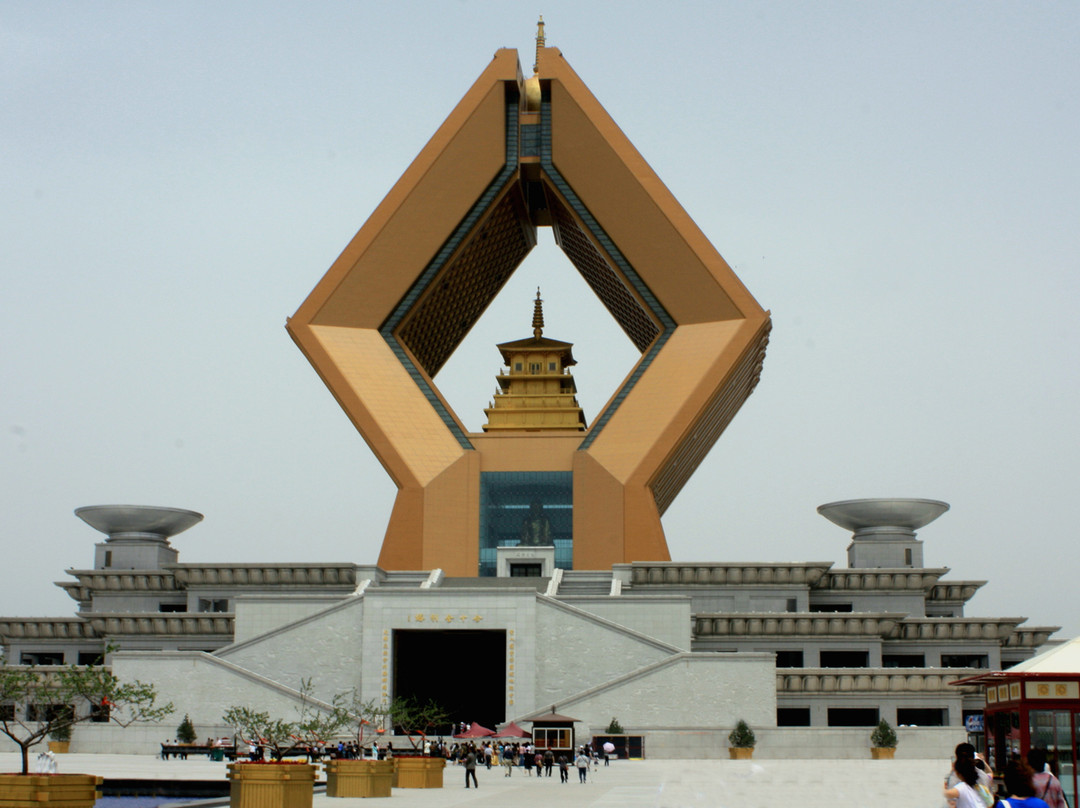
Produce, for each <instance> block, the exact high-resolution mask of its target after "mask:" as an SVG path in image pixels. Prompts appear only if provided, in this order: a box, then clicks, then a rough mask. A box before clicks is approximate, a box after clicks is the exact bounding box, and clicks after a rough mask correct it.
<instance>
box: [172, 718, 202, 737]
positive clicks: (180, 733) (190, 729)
mask: <svg viewBox="0 0 1080 808" xmlns="http://www.w3.org/2000/svg"><path fill="white" fill-rule="evenodd" d="M198 737H199V736H197V735H196V734H195V726H194V725H193V724H192V723H191V716H189V715H188V714H187V713H184V720H183V721H181V722H180V726H178V727H177V728H176V740H178V741H179V742H180V743H195V740H196V739H197V738H198Z"/></svg>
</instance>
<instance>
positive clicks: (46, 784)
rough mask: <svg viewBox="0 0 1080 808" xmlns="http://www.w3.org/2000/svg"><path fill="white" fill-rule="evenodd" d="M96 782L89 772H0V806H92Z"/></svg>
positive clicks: (99, 782)
mask: <svg viewBox="0 0 1080 808" xmlns="http://www.w3.org/2000/svg"><path fill="white" fill-rule="evenodd" d="M100 785H101V778H100V777H97V776H96V775H93V774H0V808H42V806H49V808H94V803H95V802H97V800H98V797H100V796H101V792H100V791H98V786H100Z"/></svg>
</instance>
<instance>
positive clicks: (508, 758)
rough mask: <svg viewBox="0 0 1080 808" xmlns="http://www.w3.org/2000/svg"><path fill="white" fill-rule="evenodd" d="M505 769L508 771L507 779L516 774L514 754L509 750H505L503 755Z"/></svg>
mask: <svg viewBox="0 0 1080 808" xmlns="http://www.w3.org/2000/svg"><path fill="white" fill-rule="evenodd" d="M502 764H503V768H504V769H506V775H505V776H506V777H509V776H510V775H512V774H513V773H514V752H513V750H511V749H509V748H507V749H504V750H503V754H502Z"/></svg>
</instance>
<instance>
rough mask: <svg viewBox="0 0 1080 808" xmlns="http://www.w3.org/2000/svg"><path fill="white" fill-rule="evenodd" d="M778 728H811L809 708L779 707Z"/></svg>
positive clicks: (777, 715) (777, 710) (777, 714)
mask: <svg viewBox="0 0 1080 808" xmlns="http://www.w3.org/2000/svg"><path fill="white" fill-rule="evenodd" d="M776 726H778V727H808V726H810V708H809V707H777V708H776Z"/></svg>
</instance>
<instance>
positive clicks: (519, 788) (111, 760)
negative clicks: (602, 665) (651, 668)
mask: <svg viewBox="0 0 1080 808" xmlns="http://www.w3.org/2000/svg"><path fill="white" fill-rule="evenodd" d="M58 760H59V763H60V766H59V770H60V771H61V772H69V773H70V772H84V773H89V774H98V775H101V776H102V777H105V778H120V777H131V778H138V779H148V780H149V779H160V780H171V779H177V780H179V779H190V780H215V779H218V778H221V779H224V778H225V763H220V762H219V763H214V762H211V761H208V760H204V759H202V758H198V759H196V758H192V759H189V760H170V761H163V760H159V759H157V758H155V757H151V756H139V755H86V754H69V755H61V756H58ZM33 762H34V758H33V756H31V769H32V768H33ZM948 768H949V763H948V761H944V760H906V759H900V760H892V761H873V760H753V761H733V760H643V761H613V762H612V764H611V765H610V766H608V767H605V766H603V765H601V766H600V767H599V768H597V769H594V770H593V771H591V772H589V777H588V783H586V784H585V785H581V784H579V783H578V777H577V771H576V770H573V769H571V772H570V782H569V783H568V784H566V785H562V784H561V783H560V782H559V772H558V769H556V770H555V771H554V772H553V776H552V777H551V778H547V777H543V778H540V779H539V780H538V779H537V778H536V777H535V776H532V777H529V776H527V775H525V773H524V771H522V770H521V769H516V770H515V771H514V774H513V776H512V777H510V778H507V777H505V776H504V773H503V770H501V769H498V768H495V767H492V769H491V770H490V771H488V770H487V769H485V768H483V767H481V768H480V769H478V770H477V779H478V780H479V788H476V789H465V787H464V783H465V770H464V769H463V768H461V767H458V766H447V768H446V772H445V777H444V785H443V788H442V789H394V793H393V796H392V797H390V798H389V799H390V800H391V801H392V802H390V803H387V808H456V807H457V806H470V807H471V808H507V807H508V806H512V808H551V806H558V808H699V806H700V807H701V808H776V806H789V808H881V806H883V805H905V806H906V805H910V806H920V808H939V807H940V806H941V805H942V804H943V800H942V795H941V782H942V779H943V778H944V775H945V773H946V772H947V771H948ZM18 769H19V757H18V755H17V754H11V753H3V754H0V771H18ZM382 802H383V800H378V799H359V798H344V799H340V798H332V797H327V796H326V795H325V794H324V793H321V789H320V790H318V791H316V793H315V800H314V808H360V806H363V807H364V808H373V806H377V805H379V804H380V803H382ZM177 804H179V803H177ZM189 804H198V805H202V806H209V805H214V804H216V805H221V804H222V803H221V801H217V802H213V801H204V802H201V803H189ZM225 804H227V801H226V802H225Z"/></svg>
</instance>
